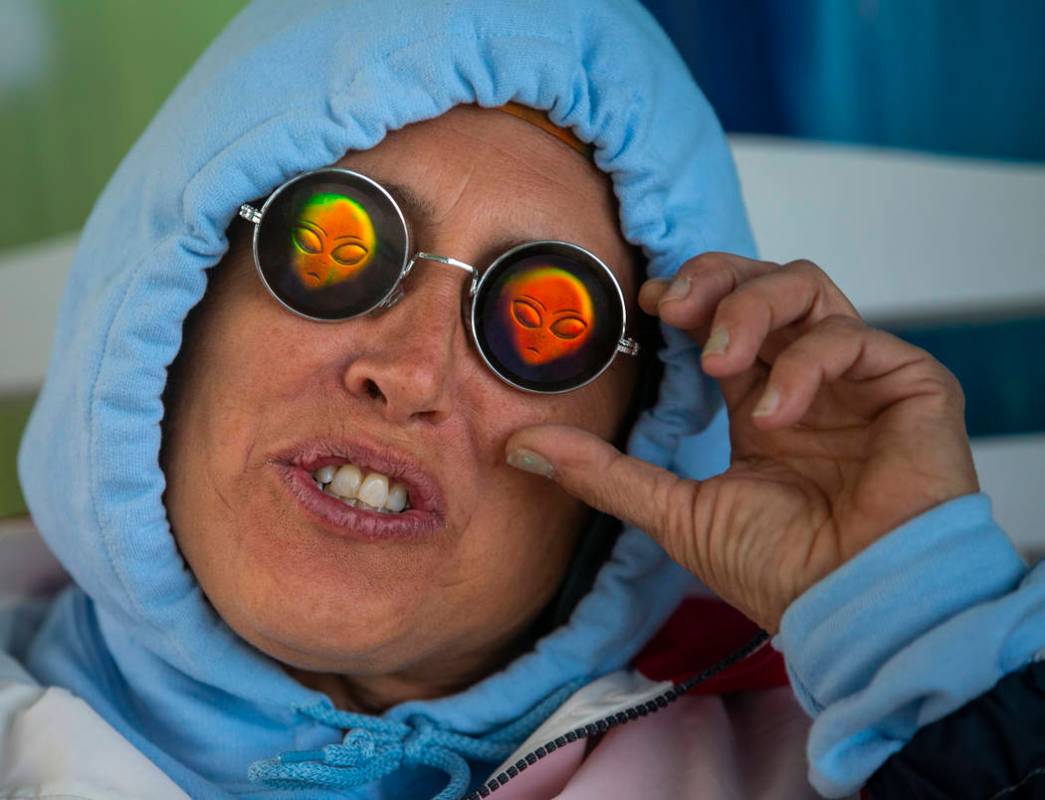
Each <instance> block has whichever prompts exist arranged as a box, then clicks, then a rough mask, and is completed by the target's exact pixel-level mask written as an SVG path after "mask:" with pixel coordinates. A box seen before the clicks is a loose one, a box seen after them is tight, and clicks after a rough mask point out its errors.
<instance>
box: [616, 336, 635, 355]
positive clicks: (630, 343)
mask: <svg viewBox="0 0 1045 800" xmlns="http://www.w3.org/2000/svg"><path fill="white" fill-rule="evenodd" d="M617 352H618V353H624V354H626V355H629V356H637V355H638V354H639V343H638V342H636V341H635V340H634V339H628V338H627V337H625V338H623V339H621V340H620V341H619V342H617Z"/></svg>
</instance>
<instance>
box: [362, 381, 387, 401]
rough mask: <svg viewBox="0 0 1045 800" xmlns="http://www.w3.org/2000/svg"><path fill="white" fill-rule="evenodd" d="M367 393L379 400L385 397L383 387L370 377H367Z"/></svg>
mask: <svg viewBox="0 0 1045 800" xmlns="http://www.w3.org/2000/svg"><path fill="white" fill-rule="evenodd" d="M366 393H367V394H368V395H369V396H370V397H371V398H372V399H374V400H378V399H381V398H383V397H384V394H383V393H382V392H381V389H380V388H379V387H378V385H377V384H376V383H374V381H373V380H371V379H370V378H367V379H366Z"/></svg>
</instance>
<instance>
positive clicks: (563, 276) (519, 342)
mask: <svg viewBox="0 0 1045 800" xmlns="http://www.w3.org/2000/svg"><path fill="white" fill-rule="evenodd" d="M624 321H625V319H624V299H623V296H622V294H621V291H620V288H619V286H618V284H617V282H616V280H615V279H614V277H613V274H612V273H611V272H610V270H609V268H608V267H607V266H606V265H605V264H603V263H602V262H601V261H600V260H599V259H598V258H596V257H595V256H594V255H593V254H592V253H589V252H588V251H587V250H585V249H584V248H582V247H579V246H578V245H573V244H569V243H567V242H553V241H545V242H529V243H527V244H523V245H520V246H518V247H515V248H513V249H511V250H509V251H508V252H507V253H505V254H504V255H503V256H501V257H500V258H499V259H497V260H496V261H495V262H494V263H493V264H492V265H491V266H490V268H489V269H488V270H487V271H486V272H484V273H483V276H482V278H481V280H480V281H479V286H478V288H477V290H476V295H475V300H474V304H473V306H472V335H473V337H474V338H475V343H476V345H477V347H478V348H479V351H480V353H482V355H483V358H485V359H486V362H487V363H488V364H489V365H490V367H491V368H493V370H494V371H495V372H496V373H497V374H498V375H499V376H500V377H501V378H502V379H503V380H505V381H507V382H508V383H510V384H512V385H513V386H516V387H518V388H520V389H526V390H529V391H534V392H566V391H569V390H570V389H575V388H577V387H579V386H582V385H584V384H585V383H588V382H589V381H591V380H594V379H595V378H596V377H597V376H598V375H599V374H600V373H601V372H602V371H603V370H605V369H606V367H608V366H609V364H610V362H611V361H612V360H613V357H614V355H615V353H616V349H617V343H618V342H619V341H620V339H621V337H622V336H623V335H624Z"/></svg>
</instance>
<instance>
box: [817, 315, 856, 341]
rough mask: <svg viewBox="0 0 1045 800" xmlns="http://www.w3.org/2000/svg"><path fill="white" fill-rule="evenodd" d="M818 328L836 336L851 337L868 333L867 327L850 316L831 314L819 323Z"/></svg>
mask: <svg viewBox="0 0 1045 800" xmlns="http://www.w3.org/2000/svg"><path fill="white" fill-rule="evenodd" d="M817 328H818V329H820V330H821V331H824V332H825V333H828V334H831V335H834V336H851V335H853V334H861V333H864V332H865V331H867V329H868V328H867V325H866V324H865V323H864V322H863V321H862V320H860V319H859V318H857V317H852V316H849V315H848V314H829V315H828V316H826V317H824V318H823V319H822V320H820V322H818V323H817Z"/></svg>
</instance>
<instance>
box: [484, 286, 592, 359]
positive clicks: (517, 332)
mask: <svg viewBox="0 0 1045 800" xmlns="http://www.w3.org/2000/svg"><path fill="white" fill-rule="evenodd" d="M501 297H502V300H503V301H504V302H502V303H501V307H502V308H503V309H504V313H505V314H506V316H507V319H506V320H505V322H506V323H507V326H508V328H509V330H510V331H511V336H512V343H513V344H514V346H515V350H516V353H517V354H518V356H519V357H520V358H521V359H522V360H523V362H525V363H526V364H528V365H530V366H537V365H541V364H547V363H549V362H552V361H555V360H556V359H559V358H562V357H563V356H566V355H569V354H571V353H574V352H576V351H577V350H579V349H580V347H581V346H582V345H583V344H584V343H585V342H586V341H587V340H588V339H589V338H590V337H591V334H592V331H593V330H594V328H595V311H594V307H593V305H592V301H591V295H590V294H589V293H588V290H587V288H586V287H585V286H584V284H583V283H582V282H581V281H580V280H578V279H577V278H576V277H575V276H574V275H571V274H570V273H569V272H567V271H566V270H564V269H560V268H559V267H549V266H541V267H534V268H531V269H527V270H525V271H523V272H521V273H519V274H518V275H516V276H514V277H512V278H511V279H510V280H508V281H507V282H506V283H505V284H504V286H503V287H502V289H501Z"/></svg>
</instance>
